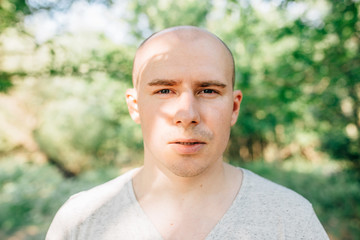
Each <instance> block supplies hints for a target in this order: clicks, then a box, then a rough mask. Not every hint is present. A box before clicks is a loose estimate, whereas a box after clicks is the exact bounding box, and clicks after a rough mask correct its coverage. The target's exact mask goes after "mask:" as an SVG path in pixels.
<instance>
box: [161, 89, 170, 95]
mask: <svg viewBox="0 0 360 240" xmlns="http://www.w3.org/2000/svg"><path fill="white" fill-rule="evenodd" d="M158 93H160V94H169V93H170V89H161V90H160V91H158Z"/></svg>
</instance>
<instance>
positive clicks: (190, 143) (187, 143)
mask: <svg viewBox="0 0 360 240" xmlns="http://www.w3.org/2000/svg"><path fill="white" fill-rule="evenodd" d="M172 144H180V145H189V146H191V145H196V144H205V143H204V142H173V143H172Z"/></svg>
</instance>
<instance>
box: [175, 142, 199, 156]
mask: <svg viewBox="0 0 360 240" xmlns="http://www.w3.org/2000/svg"><path fill="white" fill-rule="evenodd" d="M169 144H170V146H172V148H173V150H174V151H175V152H177V153H178V154H181V155H184V154H185V155H188V154H197V153H199V152H200V151H201V149H202V148H203V147H204V146H205V144H206V142H203V141H200V140H197V139H179V140H175V141H172V142H169Z"/></svg>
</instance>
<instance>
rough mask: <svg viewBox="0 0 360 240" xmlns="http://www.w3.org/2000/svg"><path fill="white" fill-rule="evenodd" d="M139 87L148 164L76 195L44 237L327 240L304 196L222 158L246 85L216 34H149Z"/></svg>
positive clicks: (131, 102)
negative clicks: (241, 86) (237, 79)
mask: <svg viewBox="0 0 360 240" xmlns="http://www.w3.org/2000/svg"><path fill="white" fill-rule="evenodd" d="M133 85H134V88H133V89H128V90H127V92H126V100H127V105H128V108H129V113H130V116H131V118H132V119H133V120H134V121H135V122H136V123H138V124H140V125H141V129H142V134H143V139H144V165H143V166H142V167H141V168H137V169H134V170H131V171H129V172H127V173H125V174H124V175H122V176H120V177H118V178H116V179H114V180H112V181H110V182H107V183H105V184H103V185H100V186H98V187H95V188H93V189H91V190H88V191H85V192H81V193H79V194H76V195H74V196H72V197H71V198H70V199H69V200H68V201H67V202H66V203H65V204H64V206H63V207H62V208H61V209H60V210H59V212H58V213H57V215H56V216H55V218H54V220H53V222H52V224H51V226H50V229H49V231H48V234H47V238H46V239H48V240H57V239H86V240H88V239H97V240H99V239H131V240H133V239H197V240H198V239H317V240H318V239H320V240H321V239H328V237H327V235H326V233H325V231H324V229H323V227H322V225H321V224H320V222H319V220H318V218H317V217H316V215H315V213H314V211H313V208H312V206H311V204H310V203H309V202H308V201H307V200H306V199H304V198H303V197H301V196H300V195H298V194H296V193H294V192H292V191H291V190H289V189H286V188H284V187H281V186H279V185H277V184H275V183H272V182H270V181H268V180H265V179H263V178H261V177H260V176H258V175H256V174H254V173H252V172H250V171H248V170H245V169H241V168H236V167H233V166H230V165H228V164H226V163H224V162H223V153H224V151H225V148H226V146H227V143H228V141H229V136H230V128H231V126H233V125H234V124H235V122H236V120H237V117H238V113H239V109H240V103H241V99H242V93H241V92H240V91H238V90H234V60H233V57H232V54H231V52H230V50H229V49H228V47H227V46H226V45H225V44H224V43H223V42H222V41H221V40H220V39H219V38H218V37H216V36H215V35H213V34H212V33H209V32H207V31H205V30H203V29H199V28H196V27H190V26H182V27H174V28H170V29H166V30H163V31H161V32H158V33H156V34H154V35H152V36H151V37H150V38H148V39H147V40H145V41H144V42H143V43H142V44H141V46H140V47H139V49H138V51H137V53H136V56H135V59H134V66H133Z"/></svg>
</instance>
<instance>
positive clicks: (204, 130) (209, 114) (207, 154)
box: [128, 34, 241, 177]
mask: <svg viewBox="0 0 360 240" xmlns="http://www.w3.org/2000/svg"><path fill="white" fill-rule="evenodd" d="M168 35H169V34H168ZM137 58H138V59H137V60H136V61H137V62H136V64H137V65H138V66H137V68H138V73H137V74H138V75H137V76H138V77H137V82H136V83H135V84H136V90H133V91H136V93H133V94H128V103H129V102H131V101H129V96H130V95H131V96H132V97H133V99H134V100H133V101H132V103H133V104H136V108H137V109H138V110H137V111H138V116H139V117H138V118H137V117H135V118H134V117H133V118H134V120H136V121H137V122H139V123H140V124H141V127H142V132H143V138H144V151H145V156H144V157H145V159H144V161H145V164H148V165H153V166H156V167H158V168H160V169H162V170H164V171H168V172H171V173H173V174H175V175H177V176H182V177H191V176H197V175H199V174H201V173H203V172H204V171H206V170H207V169H209V168H211V167H212V166H215V165H216V164H217V163H220V162H222V155H223V152H224V151H225V148H226V146H227V143H228V139H229V135H230V127H231V126H232V125H233V124H234V123H235V122H236V119H237V115H238V110H239V106H240V102H241V92H240V91H235V92H234V91H233V89H232V68H231V66H232V65H231V64H232V63H231V58H230V56H229V53H228V52H226V50H225V48H224V46H222V45H221V44H220V42H219V41H218V40H216V39H213V38H211V37H210V36H203V37H202V38H200V39H193V40H191V41H190V40H186V39H185V40H184V39H179V38H177V37H175V36H172V35H171V34H170V36H166V34H165V36H160V37H157V38H155V39H152V41H151V42H150V43H147V46H146V47H145V48H144V49H142V51H141V52H140V54H139V56H137ZM129 109H130V106H129Z"/></svg>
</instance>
